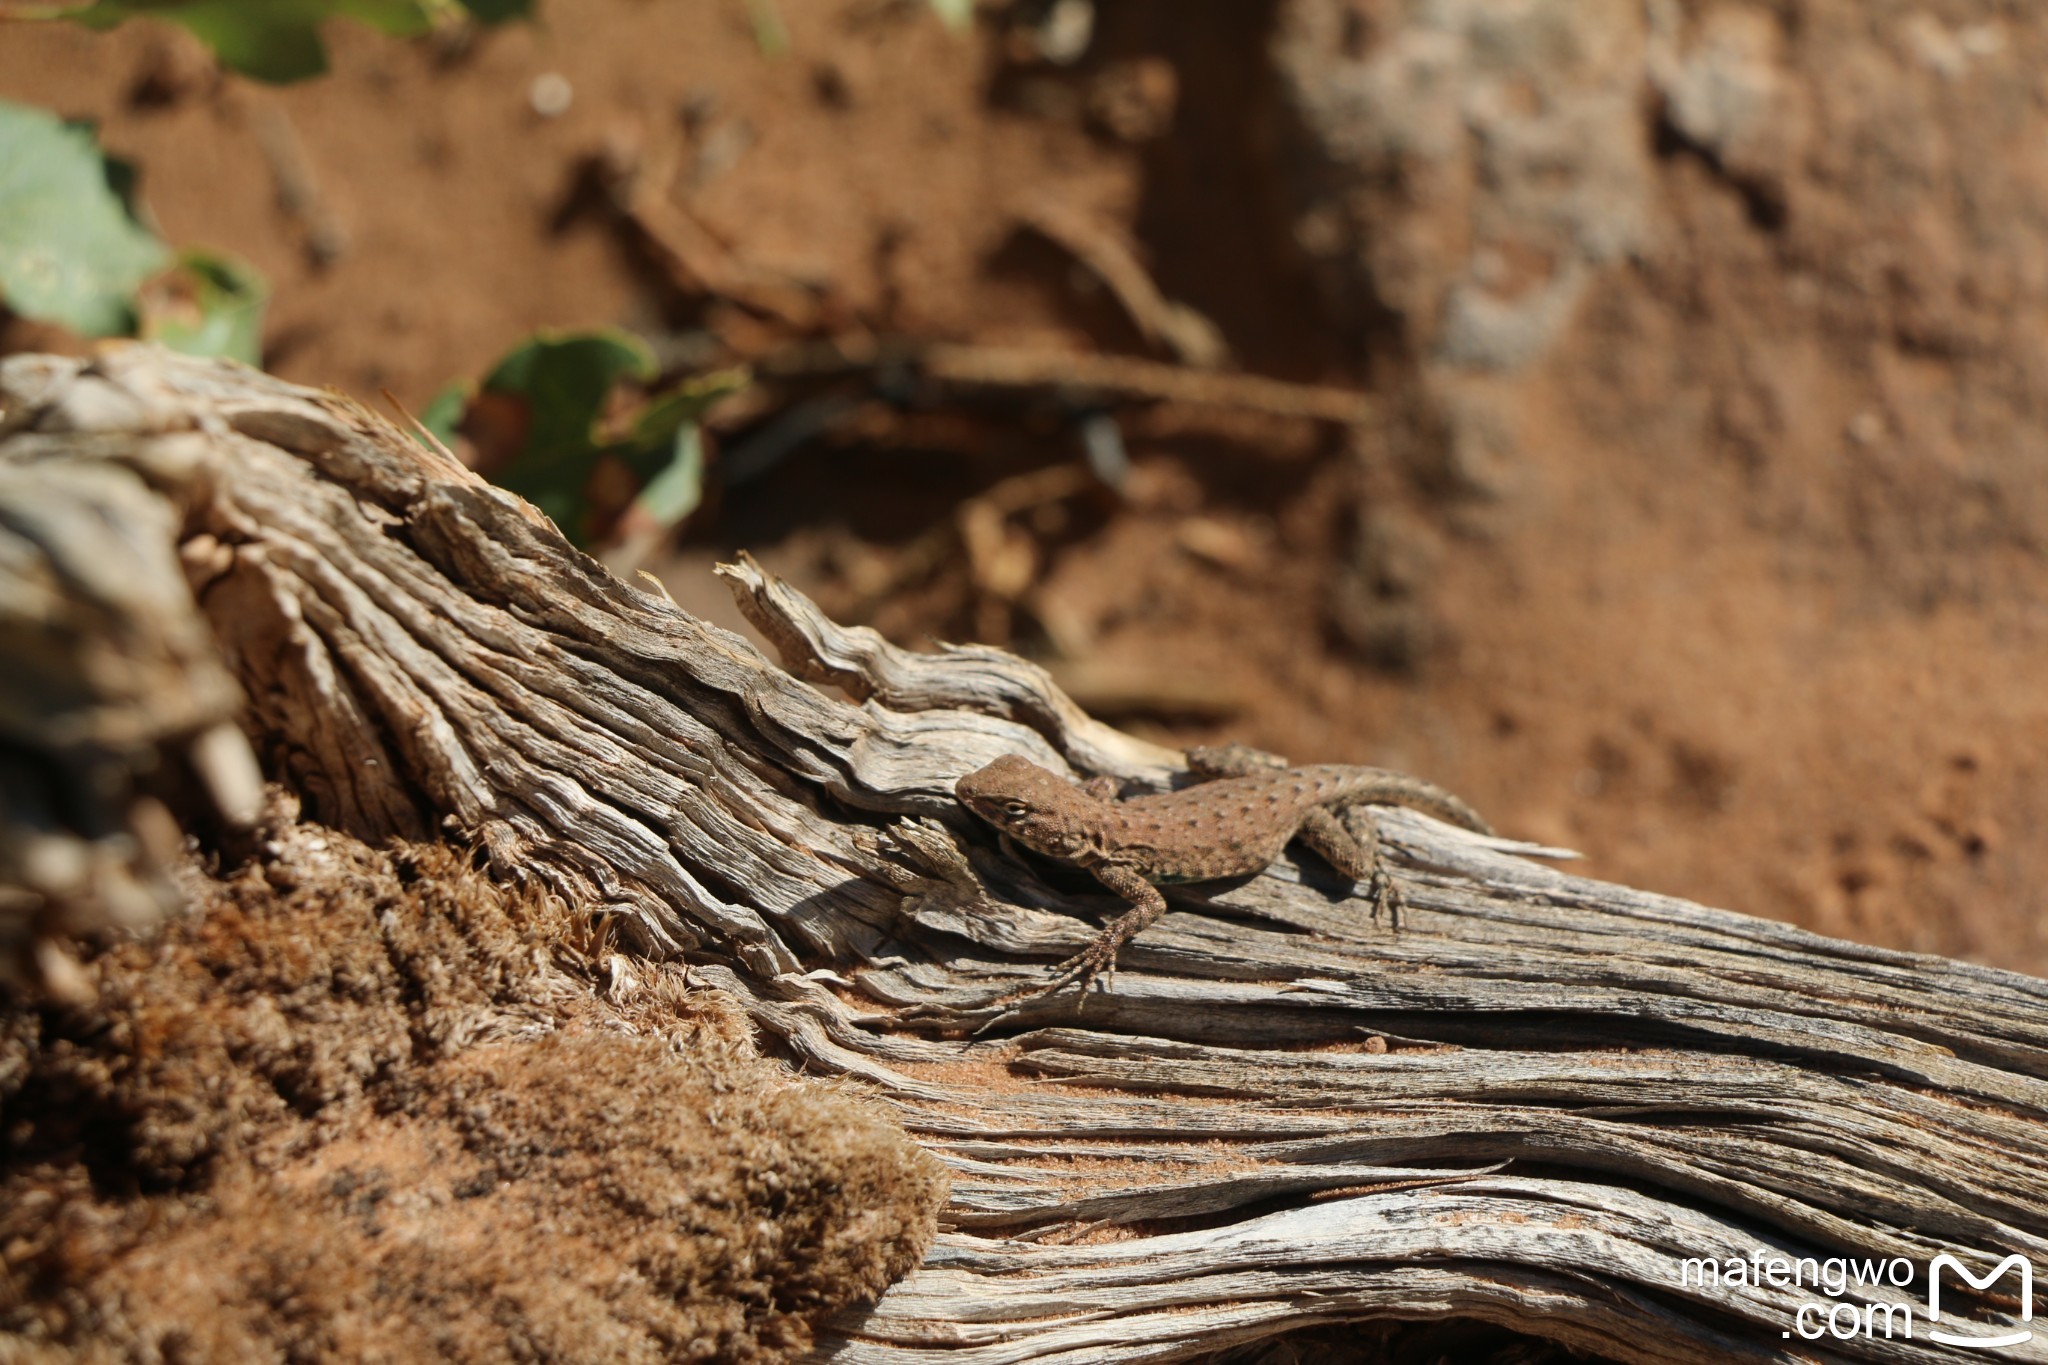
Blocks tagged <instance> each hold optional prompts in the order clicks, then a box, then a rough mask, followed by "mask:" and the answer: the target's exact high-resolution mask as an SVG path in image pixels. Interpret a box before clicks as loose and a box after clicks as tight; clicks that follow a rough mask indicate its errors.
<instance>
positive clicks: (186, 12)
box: [7, 0, 533, 84]
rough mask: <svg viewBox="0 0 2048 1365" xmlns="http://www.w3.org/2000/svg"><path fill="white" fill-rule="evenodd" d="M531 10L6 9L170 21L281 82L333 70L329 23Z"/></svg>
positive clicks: (498, 6) (300, 6) (210, 4)
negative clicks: (325, 32)
mask: <svg viewBox="0 0 2048 1365" xmlns="http://www.w3.org/2000/svg"><path fill="white" fill-rule="evenodd" d="M532 10H533V0H94V3H90V4H85V5H83V6H80V5H75V4H69V5H68V4H61V3H57V4H48V3H46V4H42V5H33V4H32V5H27V6H21V5H16V6H13V7H11V8H8V9H7V12H8V13H11V14H27V15H33V16H38V17H53V18H65V19H70V20H72V21H74V22H76V23H80V24H85V25H88V26H90V27H92V28H102V29H105V28H113V27H114V26H115V25H117V24H123V23H126V22H127V21H128V20H130V19H163V20H167V21H169V22H171V23H174V24H182V25H183V26H184V27H186V28H187V29H190V30H191V31H192V33H193V34H195V35H196V36H197V37H198V38H199V39H200V40H201V41H202V42H204V43H205V44H206V45H207V46H208V47H211V48H212V49H213V50H214V53H215V54H216V55H217V56H219V58H220V60H221V62H222V64H223V65H225V66H227V67H229V68H230V69H232V70H235V71H239V72H241V73H242V74H243V75H245V76H253V77H255V78H256V79H257V80H261V81H271V82H275V83H279V84H282V83H285V82H289V81H300V80H305V79H306V78H307V77H309V76H318V75H320V74H321V73H322V72H324V71H326V70H327V47H326V44H325V43H323V42H322V41H321V39H320V26H321V25H322V24H324V23H325V22H326V21H327V20H329V19H333V18H345V19H353V20H355V21H357V22H358V23H364V24H368V25H370V26H371V27H372V28H376V29H379V30H381V31H382V32H385V33H389V34H392V35H394V36H397V37H411V36H413V35H415V34H420V33H424V32H426V31H427V30H428V29H430V28H432V27H434V26H435V25H436V24H438V23H444V22H447V21H449V20H450V19H455V18H459V17H461V16H463V15H465V14H466V15H468V16H469V17H471V18H474V19H477V20H479V21H480V22H483V23H486V24H497V23H503V22H505V21H506V20H508V19H517V18H523V17H525V16H526V15H528V14H530V13H531V12H532Z"/></svg>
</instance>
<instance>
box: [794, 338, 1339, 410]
mask: <svg viewBox="0 0 2048 1365" xmlns="http://www.w3.org/2000/svg"><path fill="white" fill-rule="evenodd" d="M892 368H894V369H904V370H909V371H913V372H915V373H918V374H921V375H923V376H924V377H925V378H926V379H928V380H931V381H933V382H935V383H940V384H951V385H956V386H958V387H961V388H970V389H999V390H1014V391H1018V392H1028V391H1033V390H1039V391H1052V392H1065V393H1069V394H1074V395H1078V396H1083V397H1086V398H1089V399H1092V400H1095V401H1098V402H1122V403H1185V404H1188V405H1190V406H1195V407H1208V408H1235V409H1238V410H1240V411H1248V412H1263V413H1269V414H1271V415H1273V416H1276V417H1297V418H1304V419H1307V420H1309V421H1315V422H1337V423H1342V424H1345V425H1357V424H1359V423H1363V422H1368V421H1371V420H1372V417H1373V405H1372V400H1371V399H1370V398H1368V397H1366V396H1365V395H1364V394H1362V393H1359V392H1357V391H1356V390H1353V389H1341V388H1336V387H1332V386H1329V385H1323V384H1293V383H1289V382H1288V381H1286V380H1283V379H1267V378H1264V377H1263V376H1260V375H1251V374H1239V373H1233V372H1224V371H1214V370H1192V369H1189V368H1187V367H1186V366H1184V365H1174V364H1169V363H1166V362H1163V361H1157V360H1144V359H1141V358H1139V357H1136V356H1114V355H1091V354H1082V353H1077V352H1073V351H1051V350H1027V349H1024V348H1021V347H1009V346H976V345H971V344H966V343H959V342H942V341H935V342H916V341H902V340H898V341H842V342H832V343H822V344H810V345H803V346H798V347H793V348H791V349H790V350H789V351H786V352H784V353H783V354H782V355H781V356H771V357H768V358H767V359H765V360H763V361H761V362H759V363H758V364H757V365H756V367H755V370H756V373H758V374H760V375H761V376H762V377H763V378H798V377H802V376H806V375H829V374H850V373H857V372H860V371H864V370H885V369H892Z"/></svg>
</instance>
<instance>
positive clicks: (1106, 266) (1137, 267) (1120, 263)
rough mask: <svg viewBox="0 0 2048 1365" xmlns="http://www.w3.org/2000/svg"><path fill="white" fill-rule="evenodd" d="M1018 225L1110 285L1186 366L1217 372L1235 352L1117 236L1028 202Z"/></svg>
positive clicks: (1147, 334)
mask: <svg viewBox="0 0 2048 1365" xmlns="http://www.w3.org/2000/svg"><path fill="white" fill-rule="evenodd" d="M1017 221H1018V222H1019V223H1021V224H1023V225H1024V226H1026V227H1029V228H1031V229H1032V230H1033V231H1035V232H1037V233H1039V234H1040V235H1041V236H1043V237H1044V238H1045V239H1046V240H1047V241H1050V242H1052V243H1054V244H1055V245H1057V246H1059V247H1060V248H1062V249H1063V250H1065V251H1068V252H1070V253H1072V255H1073V257H1074V259H1075V260H1077V261H1079V262H1081V263H1082V264H1083V265H1085V266H1087V267H1088V269H1089V270H1090V271H1092V272H1094V274H1095V276H1096V278H1098V279H1100V280H1101V281H1102V282H1103V283H1104V284H1105V285H1107V286H1108V287H1109V292H1110V293H1111V294H1112V295H1114V296H1115V298H1116V301H1117V303H1118V304H1119V305H1120V306H1121V307H1122V308H1123V310H1124V312H1125V314H1126V315H1128V316H1129V318H1130V319H1131V322H1132V324H1133V325H1134V326H1136V327H1137V329H1138V331H1139V332H1140V333H1141V334H1142V335H1143V336H1144V338H1145V339H1146V340H1147V341H1149V342H1151V343H1152V344H1153V345H1154V346H1155V347H1161V348H1164V349H1167V350H1170V351H1172V353H1173V354H1174V355H1175V356H1176V357H1177V358H1178V359H1179V360H1180V361H1181V363H1183V364H1186V365H1192V366H1194V367H1195V368H1197V369H1203V370H1207V369H1214V368H1215V367H1216V366H1218V365H1221V364H1223V363H1224V362H1225V361H1226V360H1228V359H1229V358H1230V348H1229V346H1228V345H1227V344H1225V342H1224V340H1223V334H1222V333H1221V332H1220V331H1218V330H1217V328H1216V324H1215V323H1213V322H1211V321H1209V319H1207V318H1205V317H1203V316H1202V315H1201V314H1200V313H1198V312H1196V311H1195V310H1194V309H1192V308H1190V307H1188V306H1187V305H1186V304H1184V303H1177V302H1175V301H1174V300H1172V299H1169V298H1167V297H1166V295H1165V294H1164V293H1163V292H1161V291H1160V288H1159V286H1158V285H1157V284H1155V283H1153V280H1152V276H1151V275H1150V274H1149V273H1148V272H1147V271H1146V269H1145V267H1144V266H1143V265H1142V264H1141V263H1140V262H1139V260H1138V257H1137V253H1135V252H1134V251H1132V250H1131V247H1130V245H1129V244H1128V243H1126V242H1125V241H1123V240H1122V238H1120V237H1119V236H1118V235H1117V234H1115V233H1113V232H1111V231H1109V230H1108V229H1106V228H1104V227H1102V226H1100V225H1098V224H1096V223H1093V222H1091V221H1089V219H1088V218H1087V217H1086V216H1085V215H1083V214H1081V213H1078V212H1075V211H1074V210H1072V209H1069V208H1063V207H1058V206H1055V205H1052V204H1044V203H1027V204H1025V205H1023V206H1022V207H1020V208H1019V209H1018V210H1017Z"/></svg>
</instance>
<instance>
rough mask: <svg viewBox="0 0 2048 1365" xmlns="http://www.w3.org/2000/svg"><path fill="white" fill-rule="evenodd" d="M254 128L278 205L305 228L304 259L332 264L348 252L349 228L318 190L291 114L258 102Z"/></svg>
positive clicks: (317, 264) (271, 105)
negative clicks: (273, 182) (274, 184)
mask: <svg viewBox="0 0 2048 1365" xmlns="http://www.w3.org/2000/svg"><path fill="white" fill-rule="evenodd" d="M255 129H256V145H257V147H258V148H260V149H261V150H262V152H263V160H264V162H265V163H266V164H267V165H268V166H269V167H270V175H271V178H272V179H273V180H274V181H275V182H276V184H277V205H278V207H279V208H281V209H283V210H284V213H285V216H286V217H288V218H290V219H291V220H292V221H294V222H296V223H298V224H300V225H301V226H302V227H304V228H305V230H306V257H307V259H308V260H310V261H311V262H312V263H313V264H314V265H316V266H329V265H333V264H334V263H335V262H336V261H338V260H340V259H341V258H342V257H343V256H344V255H346V254H347V252H348V248H349V235H348V229H347V228H346V227H344V226H343V225H342V222H341V220H340V219H339V218H337V217H336V216H335V215H334V211H333V209H331V208H329V207H328V205H327V200H326V198H325V196H323V195H322V194H321V193H320V185H319V181H318V180H317V179H316V178H315V177H314V175H313V165H312V163H311V162H310V161H308V160H307V159H306V148H305V145H304V144H303V143H301V142H300V141H299V134H298V129H296V128H295V127H293V125H292V120H291V115H290V114H287V113H286V112H285V111H284V110H282V109H280V108H278V107H277V106H276V105H274V104H258V105H257V106H256V112H255Z"/></svg>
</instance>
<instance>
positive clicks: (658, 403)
mask: <svg viewBox="0 0 2048 1365" xmlns="http://www.w3.org/2000/svg"><path fill="white" fill-rule="evenodd" d="M753 380H754V377H753V375H752V374H751V373H749V372H748V371H747V369H746V368H745V367H744V366H741V367H739V368H737V369H731V370H714V371H712V372H711V373H710V374H700V375H692V376H691V377H690V378H688V379H685V380H683V381H682V382H681V383H679V384H677V385H675V386H674V387H673V388H671V389H669V390H668V391H667V392H666V393H663V394H661V395H660V396H659V397H657V398H655V399H654V400H653V401H651V402H649V403H648V405H647V406H646V407H644V408H642V409H641V410H640V416H639V417H638V418H636V419H635V420H634V422H633V444H634V445H636V446H659V445H663V444H666V443H667V442H668V440H669V439H670V438H671V437H673V436H674V435H675V434H676V433H677V432H678V431H680V430H681V429H682V427H683V425H684V423H686V422H694V421H696V420H697V419H698V418H699V417H702V416H703V415H704V412H705V409H707V408H709V407H710V406H711V405H712V404H713V403H716V402H717V401H718V400H719V399H721V398H725V397H728V396H730V395H732V394H735V393H738V392H739V391H740V390H741V389H744V388H745V387H746V386H747V385H749V384H751V383H752V382H753Z"/></svg>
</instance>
